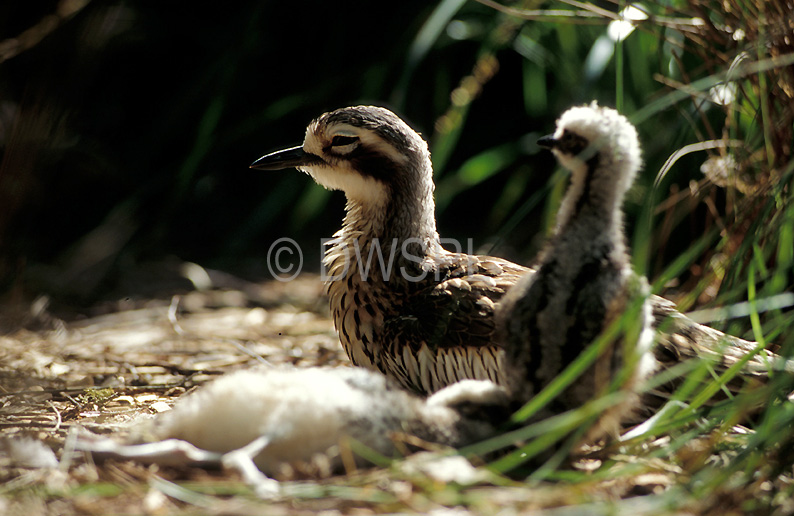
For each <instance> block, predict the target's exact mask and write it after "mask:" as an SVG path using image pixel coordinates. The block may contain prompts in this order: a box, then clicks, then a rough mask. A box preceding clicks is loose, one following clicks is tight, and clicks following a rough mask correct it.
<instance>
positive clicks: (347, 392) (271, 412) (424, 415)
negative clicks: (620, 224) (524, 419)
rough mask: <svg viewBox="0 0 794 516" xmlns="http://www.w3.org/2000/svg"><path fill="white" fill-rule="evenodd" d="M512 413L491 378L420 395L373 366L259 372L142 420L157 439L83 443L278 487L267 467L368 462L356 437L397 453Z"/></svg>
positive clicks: (322, 467)
mask: <svg viewBox="0 0 794 516" xmlns="http://www.w3.org/2000/svg"><path fill="white" fill-rule="evenodd" d="M509 415H510V408H509V399H508V396H507V393H506V392H505V390H504V389H503V388H501V387H499V386H497V385H496V384H494V383H492V382H490V381H480V380H465V381H462V382H459V383H456V384H454V385H451V386H449V387H447V388H445V389H442V390H440V391H439V392H437V393H436V394H434V395H432V396H430V397H429V398H420V397H419V396H416V395H414V394H411V393H409V392H406V391H405V390H403V389H402V388H401V387H400V386H399V385H398V384H397V383H395V382H394V381H392V380H391V379H389V378H386V377H385V376H383V375H382V374H380V373H377V372H373V371H369V370H365V369H363V368H324V367H314V368H306V369H296V368H285V369H267V370H251V371H240V372H236V373H231V374H228V375H225V376H223V377H221V378H219V379H218V380H215V381H213V382H211V383H209V384H207V385H205V386H202V387H200V388H199V389H198V390H197V391H196V392H195V393H193V394H189V395H187V396H185V397H184V398H181V399H179V400H178V401H177V403H176V405H175V406H174V408H173V409H172V410H171V411H168V412H165V413H163V414H161V415H159V416H157V417H156V418H154V419H153V420H149V421H147V422H145V423H144V424H142V425H140V426H139V427H137V429H136V434H137V437H135V438H133V440H138V441H142V440H143V441H153V442H149V443H147V444H139V445H123V444H119V443H116V442H114V441H110V440H102V441H98V442H91V441H82V442H80V443H79V446H78V449H82V450H85V451H91V452H93V453H94V454H95V455H98V456H99V457H104V458H108V457H110V458H124V459H134V460H141V461H147V462H156V463H161V464H186V463H192V464H223V465H226V466H230V465H231V466H233V467H235V469H238V470H240V471H241V473H243V475H244V476H245V477H246V478H247V479H248V481H249V482H250V483H252V484H255V486H256V487H257V488H258V489H259V491H260V492H261V491H269V492H271V493H272V492H273V491H274V490H277V489H278V484H277V483H276V482H274V481H273V480H272V479H269V478H266V477H264V476H262V474H263V473H264V474H265V475H271V476H277V477H282V478H289V477H291V476H294V474H295V473H304V474H311V475H319V476H322V475H327V474H331V473H338V472H340V471H341V470H342V469H343V465H344V466H351V465H354V464H360V463H361V461H360V460H358V459H357V458H356V454H355V453H354V452H351V449H350V446H351V444H353V443H355V442H358V443H361V444H362V445H364V446H365V447H366V448H369V449H371V450H374V451H375V452H376V453H378V454H381V455H384V456H387V457H391V456H394V455H396V454H399V453H400V452H403V451H410V450H415V449H416V444H417V442H419V443H421V442H425V443H435V444H440V445H444V446H451V447H460V446H464V445H467V444H471V443H474V442H477V441H479V440H482V439H484V438H486V437H489V436H491V435H493V434H495V433H496V429H497V426H498V425H499V424H500V423H501V422H503V421H506V419H507V418H508V417H509ZM417 439H418V441H417ZM346 459H350V461H352V462H345V460H346ZM254 465H255V466H254ZM257 468H258V471H257Z"/></svg>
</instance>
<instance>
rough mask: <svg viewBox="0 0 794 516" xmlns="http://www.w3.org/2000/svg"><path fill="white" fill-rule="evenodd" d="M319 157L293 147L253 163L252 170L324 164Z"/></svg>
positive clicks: (301, 148)
mask: <svg viewBox="0 0 794 516" xmlns="http://www.w3.org/2000/svg"><path fill="white" fill-rule="evenodd" d="M322 161H323V160H322V159H321V158H320V157H319V156H316V155H314V154H310V153H308V152H306V151H305V150H303V147H300V146H298V147H292V148H290V149H284V150H280V151H276V152H271V153H270V154H267V155H265V156H262V157H261V158H259V159H258V160H256V161H254V162H253V163H251V168H255V169H257V170H281V169H284V168H290V167H303V166H307V165H316V164H319V163H322Z"/></svg>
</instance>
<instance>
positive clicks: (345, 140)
mask: <svg viewBox="0 0 794 516" xmlns="http://www.w3.org/2000/svg"><path fill="white" fill-rule="evenodd" d="M356 142H358V136H345V135H343V134H337V135H336V136H334V137H333V138H331V147H344V146H345V145H350V144H351V143H356Z"/></svg>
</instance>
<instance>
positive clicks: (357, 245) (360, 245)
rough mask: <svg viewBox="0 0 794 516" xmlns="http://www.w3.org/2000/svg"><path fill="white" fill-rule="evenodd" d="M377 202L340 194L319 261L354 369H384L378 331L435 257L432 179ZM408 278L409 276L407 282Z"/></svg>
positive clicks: (384, 195)
mask: <svg viewBox="0 0 794 516" xmlns="http://www.w3.org/2000/svg"><path fill="white" fill-rule="evenodd" d="M379 193H380V194H381V195H379V197H378V199H376V201H377V202H373V199H372V196H370V197H369V198H368V200H367V201H366V202H364V201H361V200H359V199H356V198H353V197H351V196H350V195H348V200H347V206H346V208H345V210H346V214H345V219H344V222H343V224H342V229H340V230H339V231H338V232H337V233H336V234H335V235H334V238H333V239H332V240H331V241H330V242H329V247H328V250H327V252H326V255H325V259H324V264H325V267H326V274H327V275H328V276H326V281H327V288H328V297H329V301H330V306H331V312H332V316H333V318H334V325H335V327H336V329H337V331H338V332H339V338H340V341H341V342H342V345H343V347H344V348H345V351H346V352H347V354H348V356H349V357H350V359H351V360H352V361H353V363H354V364H356V365H359V366H363V367H368V368H372V369H379V370H381V371H382V372H385V371H386V370H387V368H386V366H384V364H383V363H382V361H383V355H384V354H383V352H382V346H383V345H384V343H383V342H382V338H381V332H382V331H383V325H384V321H386V320H390V319H392V318H393V317H394V316H395V314H396V313H397V311H399V309H400V307H401V305H402V303H403V302H404V298H405V296H404V295H403V294H404V292H405V291H407V290H410V289H412V288H414V287H415V286H416V285H418V284H419V283H417V282H416V278H420V277H423V276H425V275H426V274H423V271H424V270H425V269H424V267H425V266H426V265H427V263H431V264H432V263H433V261H434V260H433V257H435V256H437V255H439V254H441V253H443V250H442V249H441V245H440V243H439V238H438V233H436V223H435V216H434V203H433V184H432V177H431V176H430V174H429V173H428V174H427V178H426V181H425V182H420V183H419V184H416V183H414V184H413V187H412V188H410V189H408V188H403V189H402V190H401V189H398V188H391V189H389V188H382V191H380V192H379ZM411 278H414V280H412V279H411Z"/></svg>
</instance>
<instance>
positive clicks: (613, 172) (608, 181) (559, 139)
mask: <svg viewBox="0 0 794 516" xmlns="http://www.w3.org/2000/svg"><path fill="white" fill-rule="evenodd" d="M538 145H541V146H543V147H547V148H549V149H551V151H552V152H553V153H554V155H555V156H556V157H557V159H558V160H559V162H560V164H561V165H562V166H563V167H565V168H567V169H568V170H570V171H571V172H572V174H573V176H574V177H573V181H574V182H576V181H577V179H578V178H588V181H592V184H593V186H596V187H598V186H600V187H602V188H603V189H605V190H606V189H608V190H610V191H612V192H614V193H615V194H616V195H617V196H618V197H620V196H622V195H623V194H624V193H625V191H626V190H628V188H629V187H630V186H631V183H632V181H633V180H634V176H635V175H636V174H637V170H639V168H640V164H641V151H640V144H639V139H638V137H637V131H636V129H635V128H634V126H633V125H632V124H631V123H630V122H629V121H628V120H627V119H626V117H624V116H623V115H621V114H620V113H618V112H617V111H616V110H614V109H611V108H607V107H600V106H598V105H597V104H596V103H595V102H593V103H592V104H589V105H584V106H577V107H573V108H571V109H569V110H568V111H566V112H565V113H563V114H562V116H561V117H560V118H559V120H557V130H556V131H555V132H554V134H552V135H549V136H544V137H543V138H541V139H540V140H538ZM579 180H580V181H582V180H584V179H579Z"/></svg>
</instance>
